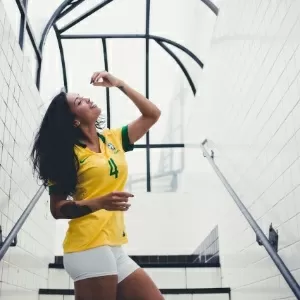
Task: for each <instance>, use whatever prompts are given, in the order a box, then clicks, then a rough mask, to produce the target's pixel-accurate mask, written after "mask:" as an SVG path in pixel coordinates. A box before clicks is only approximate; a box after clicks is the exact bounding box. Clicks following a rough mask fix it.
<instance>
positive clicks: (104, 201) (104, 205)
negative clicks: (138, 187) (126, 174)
mask: <svg viewBox="0 0 300 300" xmlns="http://www.w3.org/2000/svg"><path fill="white" fill-rule="evenodd" d="M131 197H133V195H132V194H130V193H127V192H112V193H109V194H107V195H105V196H102V197H100V198H98V201H99V202H98V204H99V206H100V209H105V210H109V211H126V210H128V209H129V207H130V204H129V203H128V198H131Z"/></svg>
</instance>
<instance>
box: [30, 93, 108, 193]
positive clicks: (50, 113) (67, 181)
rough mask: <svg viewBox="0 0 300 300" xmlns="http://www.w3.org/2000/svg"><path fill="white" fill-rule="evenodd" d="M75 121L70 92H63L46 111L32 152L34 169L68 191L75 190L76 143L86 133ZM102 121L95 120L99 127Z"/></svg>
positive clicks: (42, 178) (45, 179)
mask: <svg viewBox="0 0 300 300" xmlns="http://www.w3.org/2000/svg"><path fill="white" fill-rule="evenodd" d="M74 121H75V115H74V114H73V113H72V112H71V110H70V108H69V105H68V102H67V95H66V93H65V92H60V93H59V94H58V95H56V96H55V97H54V98H53V100H52V101H51V103H50V105H49V107H48V109H47V111H46V113H45V115H44V118H43V120H42V123H41V125H40V128H39V130H38V132H37V134H36V136H35V139H34V144H33V148H32V151H31V155H30V157H31V159H32V162H33V169H34V172H35V173H37V174H38V178H39V179H40V180H41V181H42V183H43V185H44V186H47V185H48V184H49V182H52V183H54V184H55V185H56V186H57V187H58V188H59V190H60V191H62V192H63V193H64V194H66V195H72V194H74V192H75V188H76V184H77V170H78V166H79V164H78V158H77V156H76V154H75V151H74V145H75V144H76V143H77V142H78V141H79V140H80V139H82V138H83V137H84V136H83V133H82V131H81V129H80V128H78V127H74ZM102 125H103V120H101V119H99V120H98V121H97V122H96V124H95V126H96V127H97V128H98V129H101V128H102Z"/></svg>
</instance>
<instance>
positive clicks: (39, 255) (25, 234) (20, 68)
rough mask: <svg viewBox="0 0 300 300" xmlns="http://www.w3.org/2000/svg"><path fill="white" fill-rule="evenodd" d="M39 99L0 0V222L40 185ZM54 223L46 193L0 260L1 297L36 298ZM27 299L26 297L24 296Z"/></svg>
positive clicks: (8, 220) (6, 223) (8, 225)
mask: <svg viewBox="0 0 300 300" xmlns="http://www.w3.org/2000/svg"><path fill="white" fill-rule="evenodd" d="M41 104H42V100H41V98H40V96H39V94H38V91H37V89H36V87H35V85H34V82H33V79H32V75H31V73H30V71H29V67H28V65H27V62H26V60H25V59H24V57H23V54H22V51H21V49H20V47H19V45H18V42H17V39H16V37H15V35H14V32H13V30H12V28H11V25H10V23H9V20H8V17H7V15H6V13H5V10H4V7H3V4H2V2H1V1H0V225H1V227H2V229H3V235H4V236H7V234H8V233H9V232H10V230H11V229H12V227H13V225H14V224H15V222H16V221H17V220H18V218H19V217H20V215H21V213H22V212H23V211H24V209H25V208H26V206H27V204H28V203H29V201H30V200H31V198H32V197H33V196H34V194H35V192H36V191H37V190H38V185H37V184H36V180H35V179H34V177H33V174H32V168H31V164H30V161H29V154H30V147H31V145H32V141H33V135H34V133H35V132H36V129H37V125H38V122H39V120H40V111H39V107H40V105H41ZM54 235H55V227H54V223H53V220H52V218H48V197H47V195H46V194H45V193H44V194H43V196H42V197H41V199H40V201H39V202H38V204H37V205H36V207H35V208H34V210H33V212H32V213H31V215H30V217H29V219H28V220H27V221H26V223H25V224H24V226H23V228H22V229H21V231H20V233H19V235H18V245H17V247H15V248H11V249H9V251H8V252H7V254H6V255H5V257H4V259H3V260H2V261H1V262H0V297H1V299H21V296H22V299H24V297H26V296H28V299H35V298H36V297H37V289H38V288H39V287H40V286H42V285H45V284H46V283H47V277H48V268H47V265H48V263H49V261H52V260H53V252H54V248H53V242H54ZM26 299H27V298H26Z"/></svg>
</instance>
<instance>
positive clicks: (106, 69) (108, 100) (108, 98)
mask: <svg viewBox="0 0 300 300" xmlns="http://www.w3.org/2000/svg"><path fill="white" fill-rule="evenodd" d="M102 45H103V56H104V67H105V71H107V72H108V58H107V45H106V39H102ZM106 112H107V127H108V128H110V126H111V121H110V120H111V116H110V94H109V88H106Z"/></svg>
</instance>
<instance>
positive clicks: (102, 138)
mask: <svg viewBox="0 0 300 300" xmlns="http://www.w3.org/2000/svg"><path fill="white" fill-rule="evenodd" d="M97 135H98V137H99V138H100V139H101V141H102V142H103V143H104V144H105V137H104V136H103V135H102V134H100V133H99V132H97ZM76 145H78V146H81V147H83V148H86V144H85V143H84V142H82V141H79V140H78V141H77V142H76Z"/></svg>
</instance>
